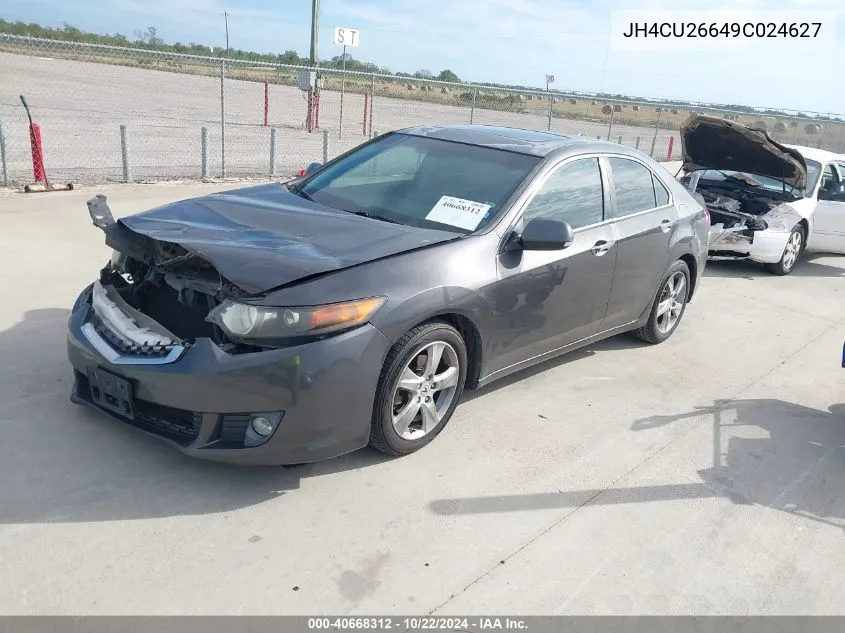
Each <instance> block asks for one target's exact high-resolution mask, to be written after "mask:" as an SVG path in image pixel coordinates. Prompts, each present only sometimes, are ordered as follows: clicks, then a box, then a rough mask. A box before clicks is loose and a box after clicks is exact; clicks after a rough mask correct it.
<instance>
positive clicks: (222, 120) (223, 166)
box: [220, 58, 226, 178]
mask: <svg viewBox="0 0 845 633" xmlns="http://www.w3.org/2000/svg"><path fill="white" fill-rule="evenodd" d="M225 77H226V60H225V59H223V58H221V59H220V172H221V174H220V175H221V176H223V178H225V177H226V97H225V96H224V95H223V82H224V80H225Z"/></svg>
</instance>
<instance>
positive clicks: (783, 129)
mask: <svg viewBox="0 0 845 633" xmlns="http://www.w3.org/2000/svg"><path fill="white" fill-rule="evenodd" d="M775 132H786V125H785V124H784V122H783V121H778V122H777V123H775Z"/></svg>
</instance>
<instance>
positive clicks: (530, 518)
mask: <svg viewBox="0 0 845 633" xmlns="http://www.w3.org/2000/svg"><path fill="white" fill-rule="evenodd" d="M0 84H2V82H0ZM33 100H34V98H33ZM222 188H224V187H221V186H210V185H191V186H183V185H149V186H140V185H133V186H115V185H112V186H104V187H100V188H96V189H94V188H87V189H85V190H79V191H73V192H68V193H53V194H36V195H30V196H27V195H25V194H18V193H11V192H5V193H4V192H0V209H2V211H3V212H2V213H0V253H2V257H3V262H4V264H5V265H4V266H2V268H0V270H2V272H0V279H2V282H3V288H4V292H5V297H4V301H3V303H2V308H0V357H2V358H3V359H6V362H5V363H3V364H2V366H0V403H2V404H0V432H2V436H3V441H2V442H0V479H1V480H2V481H3V485H2V486H0V560H2V561H3V567H4V568H5V569H6V570H7V571H6V572H5V573H4V574H3V575H2V578H0V613H4V614H36V613H47V614H86V613H88V614H177V613H185V614H200V613H202V614H223V613H226V614H247V613H250V614H314V613H325V612H333V613H340V614H346V613H348V614H365V613H367V614H379V613H391V614H402V613H405V614H423V613H429V612H432V611H434V612H436V613H439V614H456V613H465V614H537V613H563V614H575V613H649V614H650V613H673V614H688V613H711V614H716V613H718V614H727V613H735V614H746V613H760V614H823V613H836V614H845V599H843V597H842V585H843V582H845V569H844V568H843V566H842V563H841V561H842V555H841V552H842V529H843V527H845V404H843V402H845V390H843V384H845V383H843V377H845V370H843V369H841V368H840V367H839V364H840V359H841V352H842V343H843V340H845V328H843V324H844V323H845V316H843V315H845V290H843V289H844V288H845V284H843V278H845V259H843V258H836V257H815V258H813V259H810V260H807V261H803V262H801V263H799V264H798V266H797V268H796V269H795V271H794V273H793V274H792V275H791V276H789V277H783V278H780V277H773V276H770V275H767V274H765V273H763V272H761V271H760V270H759V269H758V268H757V267H755V266H752V265H740V264H727V265H725V264H721V265H718V264H714V263H711V264H710V265H708V268H707V271H706V276H705V279H704V280H703V282H702V287H701V290H700V294H699V295H698V296H697V297H696V299H695V301H694V302H693V303H692V305H691V306H690V308H689V310H688V311H687V313H686V315H685V317H684V321H683V323H682V324H681V326H680V329H679V330H678V331H677V332H676V334H675V335H674V336H673V337H672V338H671V339H670V340H669V341H668V342H667V343H665V344H663V345H660V346H656V347H651V346H646V345H643V344H640V343H638V342H635V341H634V340H633V339H630V338H628V337H625V336H621V337H617V338H613V339H610V340H608V341H605V342H603V343H600V344H597V345H593V346H592V347H590V348H588V349H585V350H583V351H580V352H576V353H573V354H571V355H569V356H566V357H563V358H562V359H558V360H555V361H552V362H549V363H546V364H544V365H542V366H541V367H539V368H536V369H532V370H529V371H525V372H523V373H521V374H519V375H517V376H516V377H514V378H513V379H506V380H505V381H504V382H501V383H497V384H494V385H492V386H491V387H490V388H488V389H485V390H483V391H481V392H478V393H470V394H468V395H467V396H466V397H465V401H464V402H463V404H462V406H461V407H460V408H459V409H458V412H457V413H456V415H455V417H454V418H453V420H452V422H451V424H450V425H449V427H448V428H447V429H446V430H445V432H444V433H443V434H442V435H441V436H440V437H439V438H438V439H437V440H436V441H435V442H434V443H433V444H432V445H430V446H429V447H427V448H426V449H425V450H423V451H421V452H419V453H417V454H414V455H412V456H409V457H407V458H404V459H399V460H389V459H385V458H383V457H382V456H380V455H378V454H376V453H374V452H371V451H369V450H363V451H360V452H358V453H355V454H351V455H348V456H346V457H344V458H341V459H337V460H333V461H330V462H325V463H322V464H316V465H310V466H305V467H301V468H297V469H282V468H235V467H227V466H222V465H215V464H207V463H201V462H196V461H191V460H188V459H187V458H184V457H182V456H181V455H180V454H178V453H177V452H174V451H173V450H171V449H170V448H169V447H168V446H165V445H163V444H162V443H160V442H158V441H156V440H154V439H150V438H148V437H146V436H144V435H141V434H140V433H138V432H136V431H134V430H133V429H131V428H126V427H123V426H121V425H120V424H118V423H115V422H113V421H111V420H109V419H107V418H106V417H104V416H102V415H99V414H97V413H95V412H92V411H89V410H86V409H82V408H79V407H77V406H74V405H72V404H70V402H69V401H68V389H69V387H70V382H69V380H70V368H69V366H68V364H67V362H66V360H65V347H64V336H65V324H66V320H67V317H68V309H69V307H70V306H71V303H72V301H73V299H74V298H75V295H76V293H77V292H78V291H79V290H80V289H81V288H82V287H83V286H84V285H86V284H87V283H88V282H89V281H90V280H91V279H92V278H93V277H94V276H95V275H96V271H97V270H98V269H99V267H100V266H101V265H102V264H103V262H104V261H105V259H106V258H107V257H108V250H107V249H106V247H105V246H104V245H103V241H102V235H101V234H100V232H99V231H98V230H96V229H95V228H93V227H92V226H91V222H90V219H89V218H88V216H87V211H86V208H85V200H86V199H87V198H88V197H90V196H91V195H93V194H94V193H95V192H103V193H106V194H107V195H108V196H109V200H110V204H111V205H112V208H113V209H114V210H115V211H116V213H117V214H118V215H123V214H126V213H130V212H135V211H139V210H143V209H146V208H149V207H151V206H154V205H158V204H162V203H164V202H167V201H170V200H175V199H180V198H185V197H189V196H194V195H198V194H200V193H203V192H209V191H213V190H220V189H222Z"/></svg>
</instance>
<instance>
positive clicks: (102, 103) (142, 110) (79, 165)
mask: <svg viewBox="0 0 845 633" xmlns="http://www.w3.org/2000/svg"><path fill="white" fill-rule="evenodd" d="M20 94H23V95H25V96H26V97H27V99H28V101H29V103H30V105H31V107H32V110H33V116H34V118H35V120H36V121H37V122H38V123H39V124H40V125H41V133H42V140H43V146H44V160H45V164H46V167H47V175H48V176H49V177H50V178H51V179H53V180H55V181H68V180H71V181H75V182H102V181H119V180H121V179H122V173H123V172H122V162H121V147H120V126H121V125H126V126H128V136H129V148H130V164H131V171H132V176H133V178H135V179H137V180H149V179H151V180H161V179H178V178H195V179H198V178H200V176H201V175H202V168H201V163H202V149H201V129H202V128H203V127H207V128H208V131H209V172H210V175H211V176H212V177H214V176H219V175H220V173H221V142H220V141H221V135H222V132H221V126H220V79H219V78H218V77H203V76H198V75H189V74H180V73H170V72H162V71H156V70H146V69H139V68H130V67H124V66H111V65H106V64H98V63H93V62H83V61H69V60H62V59H49V58H42V57H29V56H26V55H13V54H9V53H0V120H2V123H3V126H4V130H5V135H6V139H7V141H6V145H7V163H8V170H9V177H10V179H11V180H12V181H16V182H22V183H25V182H29V181H30V180H31V178H32V161H31V156H30V147H29V131H28V128H27V119H26V113H25V112H24V109H23V107H22V106H21V104H20V100H19V99H18V95H20ZM225 100H226V120H227V127H226V175H227V176H257V177H266V176H268V175H269V173H270V130H269V128H265V127H263V125H262V124H263V116H264V114H263V112H264V110H263V107H264V105H263V104H264V86H263V84H262V83H260V82H249V81H240V80H227V81H226V88H225ZM343 112H344V123H343V134H342V138H338V136H339V133H340V93H339V92H329V91H324V92H323V94H322V98H321V103H320V124H321V127H323V128H324V129H326V130H328V132H329V147H328V154H329V156H334V155H337V154H339V153H341V152H342V151H346V150H347V149H350V148H352V147H354V146H355V145H357V144H358V143H360V142H362V141H363V140H364V139H365V137H364V136H363V126H362V123H363V116H364V98H363V95H361V94H347V95H346V96H345V98H344V106H343ZM305 116H306V103H305V98H304V97H303V94H302V93H301V92H300V91H299V90H298V89H296V88H293V87H287V86H279V85H272V86H271V87H270V123H271V125H272V126H277V127H278V131H277V133H278V140H277V144H278V150H277V169H278V171H279V172H280V173H293V172H294V171H297V170H299V169H300V168H301V167H303V166H304V165H305V164H307V163H308V162H311V161H313V160H322V156H323V138H322V134H319V133H316V134H308V133H307V132H305V131H304V123H305ZM469 119H470V109H469V108H468V107H457V106H447V105H439V104H433V103H424V102H419V101H408V100H402V99H393V98H384V97H378V96H377V97H376V100H375V103H374V105H373V124H372V127H373V131H375V132H387V131H389V130H392V129H397V128H401V127H407V126H410V125H417V124H433V123H468V122H469ZM473 122H474V123H483V124H495V125H507V126H511V127H528V128H537V129H542V130H545V129H546V127H547V119H546V118H545V115H544V113H543V112H538V113H537V114H517V113H507V112H501V111H496V110H484V109H481V108H476V109H475V111H474V115H473ZM552 126H553V128H552V129H553V130H554V131H556V132H565V133H573V134H584V135H590V136H601V137H602V138H606V137H607V132H608V129H607V125H605V124H603V123H592V122H588V121H576V120H571V119H554V120H553V122H552ZM671 134H677V133H676V132H671V131H669V130H661V131H660V132H659V134H658V137H657V141H656V150H655V153H656V155H660V156H665V152H666V151H667V146H668V139H669V136H670V135H671ZM619 136H621V137H622V141H623V143H625V144H628V145H634V144H635V142H636V137H638V136H639V137H641V145H640V147H641V148H643V149H645V150H646V151H648V150H649V149H650V147H651V143H652V140H653V138H654V129H653V128H648V127H635V126H630V125H614V127H613V130H612V134H611V139H612V140H618V138H619ZM676 140H677V139H676ZM677 149H678V146H677V145H676V153H677ZM0 184H2V174H0Z"/></svg>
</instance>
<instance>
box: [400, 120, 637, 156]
mask: <svg viewBox="0 0 845 633" xmlns="http://www.w3.org/2000/svg"><path fill="white" fill-rule="evenodd" d="M396 131H397V132H398V133H401V134H411V135H414V136H425V137H429V138H436V139H441V140H444V141H454V142H457V143H466V144H467V145H477V146H479V147H489V148H491V149H504V150H508V151H512V152H519V153H521V154H530V155H532V156H540V157H546V156H549V155H550V154H552V153H556V152H558V151H559V150H566V149H570V148H577V150H578V151H581V152H585V151H595V152H614V153H622V154H632V153H633V150H630V149H629V148H626V147H625V146H623V145H619V144H617V143H610V142H607V141H601V140H596V139H592V138H589V137H585V136H579V135H574V134H573V135H567V134H556V133H554V132H539V131H537V130H527V129H521V128H511V127H501V126H494V125H420V126H417V127H411V128H405V129H401V130H396Z"/></svg>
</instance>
